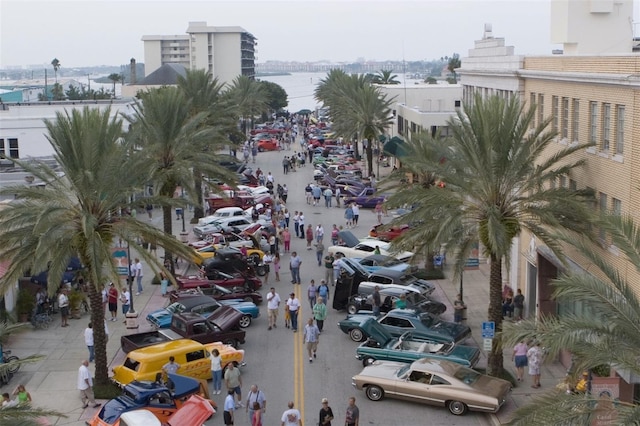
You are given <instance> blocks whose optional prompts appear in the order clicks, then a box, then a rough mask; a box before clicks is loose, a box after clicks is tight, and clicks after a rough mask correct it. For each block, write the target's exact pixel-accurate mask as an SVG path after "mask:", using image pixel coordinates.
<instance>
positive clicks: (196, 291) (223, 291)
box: [168, 284, 262, 305]
mask: <svg viewBox="0 0 640 426" xmlns="http://www.w3.org/2000/svg"><path fill="white" fill-rule="evenodd" d="M168 294H169V300H171V302H176V301H178V300H179V299H180V298H182V297H184V296H185V295H201V294H204V295H205V296H210V297H213V298H214V299H216V300H219V301H224V300H242V301H244V302H253V303H255V304H256V305H259V304H260V303H262V294H260V293H259V292H257V291H254V290H251V289H250V288H249V287H231V288H227V287H222V286H219V285H216V284H213V285H209V286H207V287H196V288H191V289H184V290H177V291H176V290H174V291H171V292H169V293H168Z"/></svg>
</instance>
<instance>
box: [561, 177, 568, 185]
mask: <svg viewBox="0 0 640 426" xmlns="http://www.w3.org/2000/svg"><path fill="white" fill-rule="evenodd" d="M560 187H561V188H566V187H567V177H566V176H560Z"/></svg>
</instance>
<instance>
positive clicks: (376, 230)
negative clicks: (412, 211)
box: [369, 225, 410, 241]
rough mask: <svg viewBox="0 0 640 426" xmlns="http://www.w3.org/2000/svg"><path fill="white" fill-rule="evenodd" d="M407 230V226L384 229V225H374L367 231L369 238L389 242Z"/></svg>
mask: <svg viewBox="0 0 640 426" xmlns="http://www.w3.org/2000/svg"><path fill="white" fill-rule="evenodd" d="M409 229H410V227H409V225H397V226H391V227H389V228H385V227H384V225H376V226H374V227H373V228H371V230H370V231H369V236H370V237H373V238H378V239H379V240H381V241H391V240H393V239H394V238H396V237H399V236H400V235H401V234H403V233H404V232H407V231H408V230H409Z"/></svg>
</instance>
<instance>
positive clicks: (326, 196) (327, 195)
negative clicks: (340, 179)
mask: <svg viewBox="0 0 640 426" xmlns="http://www.w3.org/2000/svg"><path fill="white" fill-rule="evenodd" d="M322 194H323V195H324V206H325V207H326V208H329V207H331V199H332V198H333V191H331V188H327V189H325V190H324V192H323V193H322Z"/></svg>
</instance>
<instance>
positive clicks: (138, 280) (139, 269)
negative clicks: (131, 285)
mask: <svg viewBox="0 0 640 426" xmlns="http://www.w3.org/2000/svg"><path fill="white" fill-rule="evenodd" d="M134 267H135V272H136V274H135V277H136V283H137V284H138V292H137V293H136V296H139V295H140V293H142V276H143V273H142V262H140V259H138V258H137V257H136V258H135V264H134Z"/></svg>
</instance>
